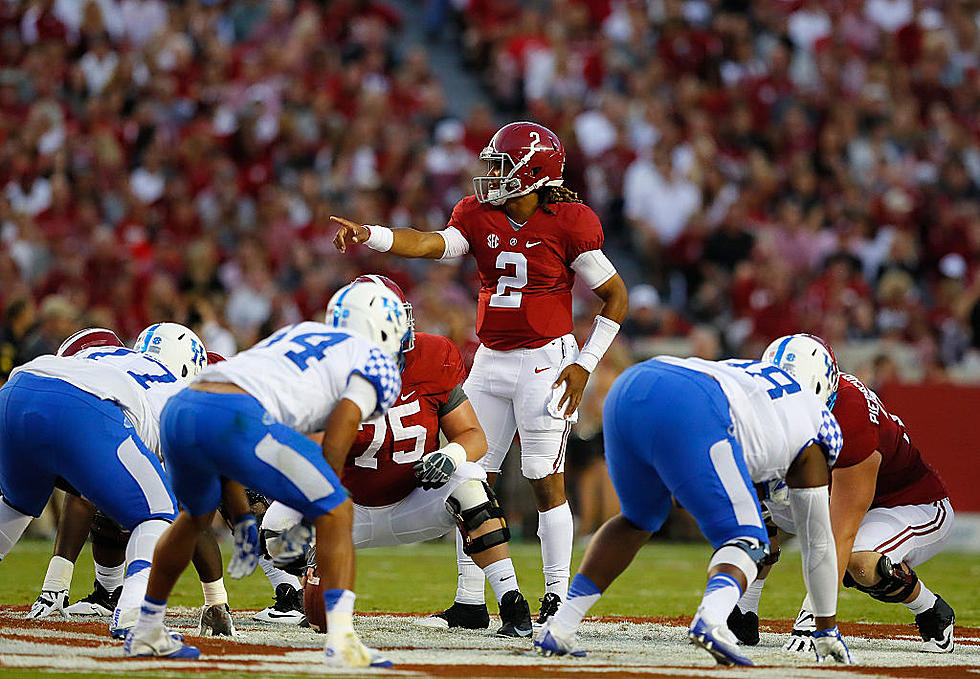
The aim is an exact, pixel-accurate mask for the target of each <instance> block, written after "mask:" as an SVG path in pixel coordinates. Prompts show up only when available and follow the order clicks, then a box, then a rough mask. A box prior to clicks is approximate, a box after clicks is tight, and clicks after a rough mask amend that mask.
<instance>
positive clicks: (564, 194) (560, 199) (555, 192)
mask: <svg viewBox="0 0 980 679" xmlns="http://www.w3.org/2000/svg"><path fill="white" fill-rule="evenodd" d="M538 198H539V199H540V201H541V209H542V210H544V211H545V212H547V213H548V214H549V215H553V214H555V212H554V210H552V209H551V208H549V207H548V206H549V205H554V204H555V203H581V202H582V199H581V198H579V196H578V193H576V192H575V191H572V190H571V189H568V188H565V187H564V186H545V187H543V188H541V189H538Z"/></svg>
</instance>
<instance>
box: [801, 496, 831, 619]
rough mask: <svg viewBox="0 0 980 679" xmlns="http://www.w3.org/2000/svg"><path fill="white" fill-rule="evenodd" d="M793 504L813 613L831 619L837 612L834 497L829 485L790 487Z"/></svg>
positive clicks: (804, 578) (804, 574) (804, 576)
mask: <svg viewBox="0 0 980 679" xmlns="http://www.w3.org/2000/svg"><path fill="white" fill-rule="evenodd" d="M789 503H790V508H791V510H792V512H793V523H794V524H796V529H797V534H798V535H799V536H800V546H801V547H802V550H803V580H804V582H806V589H807V592H808V594H809V597H810V603H811V604H813V614H814V615H815V616H817V617H827V616H831V615H834V614H835V613H836V612H837V587H838V583H837V547H836V545H835V543H834V533H833V530H832V529H831V527H830V494H829V493H828V492H827V486H818V487H816V488H790V489H789Z"/></svg>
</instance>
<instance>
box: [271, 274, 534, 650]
mask: <svg viewBox="0 0 980 679" xmlns="http://www.w3.org/2000/svg"><path fill="white" fill-rule="evenodd" d="M357 281H376V282H378V283H381V284H382V285H385V286H387V287H388V288H389V289H391V290H392V291H393V292H394V293H395V294H396V295H397V296H398V298H399V299H401V300H402V305H403V308H404V309H405V313H406V315H407V316H408V318H409V319H410V326H411V327H412V339H411V341H410V342H409V347H408V350H407V352H406V354H405V370H404V371H403V372H402V389H401V394H400V395H399V397H398V399H397V401H396V405H394V406H393V407H392V408H391V409H390V410H389V411H388V412H387V414H385V415H384V416H382V417H378V418H376V419H374V420H371V421H369V422H365V423H364V424H363V425H362V426H361V430H360V431H359V432H358V435H357V439H356V440H355V441H354V445H353V447H352V448H351V450H350V453H349V454H348V455H347V460H346V462H345V463H344V471H343V474H342V475H341V477H340V480H341V482H342V483H343V484H344V487H345V488H347V490H348V491H349V492H350V495H351V499H352V500H353V501H354V547H355V548H356V549H363V548H368V547H383V546H387V545H400V544H409V543H413V542H421V541H423V540H432V539H435V538H438V537H441V536H443V535H445V534H446V533H448V532H449V531H450V530H452V529H453V527H454V526H458V527H459V531H460V534H461V535H462V541H463V546H464V550H465V553H466V554H467V555H471V556H472V558H473V560H474V561H475V562H476V564H477V565H478V566H479V567H480V568H482V569H483V572H484V573H485V574H486V577H487V580H489V581H490V585H491V587H492V588H493V591H494V594H495V595H496V598H497V603H498V605H499V607H500V618H501V622H502V625H501V627H500V629H499V630H498V631H497V634H498V635H500V636H511V637H529V636H531V632H532V627H531V614H530V611H529V610H528V605H527V601H525V599H524V596H523V595H522V594H521V590H520V588H519V587H518V584H517V575H516V573H515V572H514V565H513V563H512V562H511V559H510V554H509V551H508V549H507V541H508V540H509V538H510V531H509V529H508V528H507V524H506V522H505V521H504V517H503V512H502V511H501V510H500V506H499V505H498V503H497V499H496V497H495V495H494V492H493V490H492V489H491V488H490V486H489V485H488V484H487V482H486V478H487V475H486V472H485V471H484V470H483V468H482V467H480V466H479V465H478V464H476V461H477V460H479V459H480V458H481V457H482V456H483V455H484V454H485V453H486V450H487V441H486V437H485V436H484V434H483V430H482V429H481V428H480V423H479V421H478V420H477V418H476V415H475V414H474V412H473V407H472V406H471V405H470V404H469V401H468V399H467V397H466V392H465V390H464V389H463V380H464V379H465V377H466V370H465V368H464V367H463V357H462V355H461V354H460V352H459V349H458V348H457V347H456V345H455V344H453V343H452V342H451V341H450V340H448V339H446V338H444V337H439V336H437V335H428V334H424V333H416V332H415V331H414V321H412V320H411V319H412V318H413V316H412V305H411V304H409V303H408V301H406V300H405V295H404V293H402V290H401V288H399V287H398V285H397V284H396V283H395V282H394V281H392V280H391V279H389V278H386V277H385V276H377V275H370V276H361V277H360V278H358V279H356V281H355V282H357ZM440 430H441V431H442V433H443V434H445V435H446V439H447V441H448V442H447V444H446V445H445V446H442V447H440V446H439V432H440ZM300 518H301V517H300V516H299V515H298V513H296V512H294V511H293V510H291V509H289V508H287V507H285V506H283V505H282V504H281V503H275V504H273V505H272V507H270V508H269V511H268V512H267V513H266V515H265V518H264V519H263V523H262V528H263V532H264V533H265V534H266V544H267V545H269V548H270V550H272V549H274V537H271V536H274V535H275V534H276V533H279V532H282V531H284V530H286V529H288V528H289V527H291V526H292V525H293V524H295V523H296V522H297V521H299V519H300ZM307 580H308V582H307V587H314V585H311V584H310V583H311V582H313V581H314V580H313V579H312V578H308V579H307ZM308 614H310V623H311V624H312V625H314V626H320V625H322V624H323V621H321V620H317V619H314V618H313V616H312V612H311V611H308ZM432 620H435V621H436V622H435V626H439V623H442V624H441V626H442V627H447V626H448V625H447V622H446V620H445V619H443V618H427V619H426V621H432ZM489 625H490V618H489V615H487V613H486V609H485V608H484V609H483V618H482V619H481V620H474V621H472V624H471V626H473V627H484V628H485V627H488V626H489Z"/></svg>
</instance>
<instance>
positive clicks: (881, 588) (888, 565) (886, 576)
mask: <svg viewBox="0 0 980 679" xmlns="http://www.w3.org/2000/svg"><path fill="white" fill-rule="evenodd" d="M875 571H876V572H877V573H878V575H879V576H881V580H879V581H878V582H877V583H875V584H874V585H870V586H865V585H859V584H858V582H857V581H856V580H855V579H854V578H852V577H851V574H850V573H845V574H844V582H843V585H844V586H845V587H853V588H854V589H857V590H860V591H862V592H864V593H865V594H867V595H868V596H870V597H871V598H872V599H877V600H878V601H884V602H885V603H887V604H900V603H902V602H903V601H905V600H906V599H908V598H909V597H910V596H912V592H913V591H915V586H916V585H917V584H918V582H919V576H918V575H916V574H915V571H914V570H912V569H911V568H909V569H908V571H906V570H905V568H903V566H902V564H900V563H892V560H891V559H889V558H888V557H887V556H885V555H884V554H882V555H881V558H880V559H878V563H877V565H875Z"/></svg>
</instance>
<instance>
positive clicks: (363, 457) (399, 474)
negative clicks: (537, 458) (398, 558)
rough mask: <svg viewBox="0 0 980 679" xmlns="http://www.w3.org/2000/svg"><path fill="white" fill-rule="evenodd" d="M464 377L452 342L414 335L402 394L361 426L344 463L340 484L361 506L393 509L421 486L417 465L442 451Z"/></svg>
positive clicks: (406, 361)
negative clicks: (451, 405)
mask: <svg viewBox="0 0 980 679" xmlns="http://www.w3.org/2000/svg"><path fill="white" fill-rule="evenodd" d="M465 378H466V371H465V369H464V368H463V356H462V354H460V352H459V349H458V348H457V347H456V345H455V344H453V343H452V341H450V340H448V339H446V338H445V337H440V336H438V335H427V334H424V333H416V334H415V348H414V349H412V350H411V351H409V352H407V353H406V354H405V370H404V371H403V372H402V391H401V395H400V396H399V397H398V399H397V400H396V401H395V405H394V406H392V407H391V408H390V409H389V410H388V412H387V413H386V414H385V416H384V417H382V418H379V420H375V421H372V423H367V422H365V423H364V424H363V425H362V426H361V429H360V431H358V433H357V438H356V439H355V440H354V445H353V446H351V450H350V453H349V454H348V455H347V460H346V462H345V463H344V471H343V473H342V475H341V483H343V485H344V487H345V488H347V490H349V491H350V493H351V499H353V501H354V502H355V503H356V504H359V505H364V506H366V507H382V506H384V505H390V504H394V503H396V502H398V501H400V500H403V499H404V498H405V497H406V496H408V494H409V493H411V492H412V491H413V490H415V488H416V487H418V480H417V479H416V478H415V470H414V469H413V468H412V465H413V464H414V463H415V462H416V461H417V460H418V459H419V458H420V457H422V455H424V454H425V453H429V452H432V451H434V450H437V449H438V448H439V411H440V409H441V408H442V407H443V406H445V404H446V402H447V401H448V399H449V394H450V392H451V391H452V390H453V389H454V388H455V387H456V386H458V385H460V384H462V382H463V380H464V379H465Z"/></svg>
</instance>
